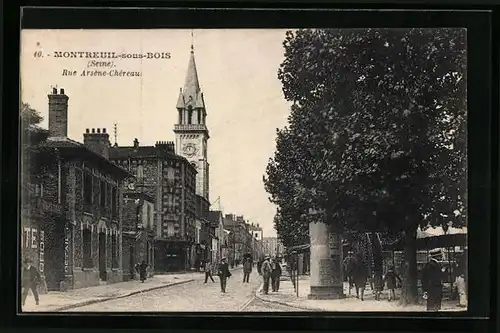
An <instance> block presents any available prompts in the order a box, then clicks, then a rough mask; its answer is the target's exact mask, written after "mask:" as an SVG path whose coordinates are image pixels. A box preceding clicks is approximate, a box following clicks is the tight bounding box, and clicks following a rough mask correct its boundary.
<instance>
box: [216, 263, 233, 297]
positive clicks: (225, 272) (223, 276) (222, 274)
mask: <svg viewBox="0 0 500 333" xmlns="http://www.w3.org/2000/svg"><path fill="white" fill-rule="evenodd" d="M217 275H218V276H219V279H220V291H221V292H223V293H225V292H226V284H227V279H228V278H230V277H231V272H230V271H229V265H228V263H227V260H226V257H223V258H222V259H221V262H220V264H219V268H218V270H217Z"/></svg>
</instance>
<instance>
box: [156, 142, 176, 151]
mask: <svg viewBox="0 0 500 333" xmlns="http://www.w3.org/2000/svg"><path fill="white" fill-rule="evenodd" d="M155 147H156V148H158V149H163V150H166V151H169V152H171V153H175V145H174V142H173V141H156V144H155Z"/></svg>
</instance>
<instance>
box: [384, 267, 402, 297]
mask: <svg viewBox="0 0 500 333" xmlns="http://www.w3.org/2000/svg"><path fill="white" fill-rule="evenodd" d="M398 281H399V283H400V284H402V281H401V278H400V277H399V275H398V274H397V273H396V270H395V269H394V266H391V267H389V270H388V271H387V273H386V274H385V277H384V283H386V285H387V290H388V291H389V302H390V301H392V300H396V287H397V282H398Z"/></svg>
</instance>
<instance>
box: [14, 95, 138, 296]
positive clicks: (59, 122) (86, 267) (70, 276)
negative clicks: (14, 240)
mask: <svg viewBox="0 0 500 333" xmlns="http://www.w3.org/2000/svg"><path fill="white" fill-rule="evenodd" d="M48 98H49V134H50V135H49V138H48V139H47V142H46V143H45V144H44V149H41V150H40V151H39V152H38V153H37V154H36V155H35V154H33V155H31V156H30V158H32V159H38V160H39V161H43V163H44V164H45V165H46V169H45V171H44V172H42V174H40V175H32V174H31V175H24V176H25V177H27V178H24V179H23V181H22V183H23V186H25V185H26V186H27V187H28V189H27V190H23V200H22V203H21V205H22V207H23V209H22V215H21V216H22V218H21V225H22V226H23V238H22V245H21V246H22V248H21V253H22V256H23V257H28V258H31V259H32V260H33V262H34V265H35V266H37V267H38V269H39V270H40V273H41V275H42V280H43V281H42V292H43V291H45V290H48V291H57V290H61V291H65V290H68V289H74V288H83V287H89V286H96V285H100V284H101V283H115V282H121V281H122V280H123V277H122V266H121V262H122V260H121V252H122V251H121V246H122V243H121V239H122V238H121V231H122V204H121V203H122V201H123V199H122V198H123V194H122V191H121V189H122V183H123V181H124V179H125V178H128V177H131V176H132V175H130V174H129V173H128V172H127V171H126V170H124V169H122V168H120V167H118V166H116V165H114V164H113V163H111V162H110V161H109V159H108V151H109V140H108V134H107V133H106V130H105V129H102V131H101V129H97V131H96V130H95V129H93V130H92V132H90V130H87V132H86V133H85V134H84V144H81V143H80V142H77V141H74V140H71V139H69V138H68V137H67V128H68V99H69V97H68V96H67V95H66V94H65V93H64V90H63V89H61V90H60V91H57V90H56V89H53V91H52V93H51V94H49V95H48Z"/></svg>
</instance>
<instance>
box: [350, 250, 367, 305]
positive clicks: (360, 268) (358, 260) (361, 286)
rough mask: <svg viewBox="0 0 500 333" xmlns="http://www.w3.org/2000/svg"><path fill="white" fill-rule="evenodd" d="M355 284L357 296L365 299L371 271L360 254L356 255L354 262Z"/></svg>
mask: <svg viewBox="0 0 500 333" xmlns="http://www.w3.org/2000/svg"><path fill="white" fill-rule="evenodd" d="M353 275H354V285H355V286H356V298H359V299H361V300H362V301H363V300H364V294H365V288H366V283H367V282H368V276H369V271H368V267H367V265H366V264H365V262H364V261H363V258H362V256H361V255H360V254H358V255H357V256H356V257H355V263H354V271H353Z"/></svg>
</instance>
